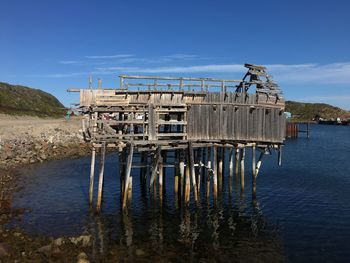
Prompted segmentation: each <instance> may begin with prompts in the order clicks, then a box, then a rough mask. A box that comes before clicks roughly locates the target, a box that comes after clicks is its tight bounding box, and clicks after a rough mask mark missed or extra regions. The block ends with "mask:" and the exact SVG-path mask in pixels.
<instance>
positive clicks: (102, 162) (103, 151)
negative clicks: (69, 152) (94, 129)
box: [96, 142, 106, 212]
mask: <svg viewBox="0 0 350 263" xmlns="http://www.w3.org/2000/svg"><path fill="white" fill-rule="evenodd" d="M105 156H106V142H102V147H101V159H100V172H99V179H98V192H97V205H96V210H97V212H100V211H101V203H102V192H103V174H104V169H105Z"/></svg>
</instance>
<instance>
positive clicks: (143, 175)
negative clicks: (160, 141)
mask: <svg viewBox="0 0 350 263" xmlns="http://www.w3.org/2000/svg"><path fill="white" fill-rule="evenodd" d="M140 161H141V164H142V165H146V167H141V168H140V183H141V185H144V184H145V183H146V173H147V153H146V152H142V153H141V160H140Z"/></svg>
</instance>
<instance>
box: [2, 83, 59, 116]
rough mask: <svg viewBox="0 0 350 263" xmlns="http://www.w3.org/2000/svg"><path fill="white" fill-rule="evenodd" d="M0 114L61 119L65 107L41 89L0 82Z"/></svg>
mask: <svg viewBox="0 0 350 263" xmlns="http://www.w3.org/2000/svg"><path fill="white" fill-rule="evenodd" d="M0 113H4V114H11V115H31V116H39V117H59V116H62V115H64V113H65V110H64V106H63V105H62V104H61V103H60V102H59V101H58V99H56V98H55V97H54V96H53V95H51V94H49V93H46V92H44V91H42V90H39V89H31V88H28V87H24V86H18V85H10V84H8V83H3V82H0Z"/></svg>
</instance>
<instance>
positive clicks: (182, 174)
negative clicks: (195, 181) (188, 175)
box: [179, 150, 185, 198]
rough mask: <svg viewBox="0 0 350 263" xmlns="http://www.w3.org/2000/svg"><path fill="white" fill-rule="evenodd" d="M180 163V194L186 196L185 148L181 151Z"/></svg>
mask: <svg viewBox="0 0 350 263" xmlns="http://www.w3.org/2000/svg"><path fill="white" fill-rule="evenodd" d="M179 158H180V160H179V161H180V163H179V173H180V196H181V198H183V197H184V182H185V161H184V154H183V150H181V151H180V156H179Z"/></svg>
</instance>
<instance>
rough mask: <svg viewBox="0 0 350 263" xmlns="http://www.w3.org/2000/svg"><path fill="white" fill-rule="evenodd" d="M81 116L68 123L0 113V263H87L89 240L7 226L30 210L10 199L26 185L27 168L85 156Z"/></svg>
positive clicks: (88, 237)
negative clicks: (48, 161)
mask: <svg viewBox="0 0 350 263" xmlns="http://www.w3.org/2000/svg"><path fill="white" fill-rule="evenodd" d="M80 125H81V120H80V119H79V117H75V118H72V119H70V120H66V119H64V118H60V119H42V118H37V117H26V116H21V117H16V116H10V115H0V262H80V263H83V262H89V260H88V254H89V253H88V251H86V249H87V248H88V247H89V246H91V237H90V236H88V235H87V236H84V235H82V236H78V237H61V238H56V239H54V238H52V237H41V236H35V237H33V236H30V235H28V234H26V233H25V232H24V231H22V230H21V229H16V228H15V229H13V228H9V227H6V225H7V224H8V223H9V222H11V221H12V220H21V216H22V214H23V212H24V211H28V210H29V211H30V209H31V208H30V207H23V208H20V209H18V208H16V209H14V208H12V195H13V193H14V192H16V191H19V190H20V186H21V184H23V183H25V180H26V178H25V169H26V167H28V165H33V164H35V163H40V162H44V161H46V160H54V159H63V158H75V157H80V156H85V155H87V154H88V153H89V151H90V150H89V147H88V144H86V143H85V142H84V141H83V137H82V135H81V133H80V131H79V129H80Z"/></svg>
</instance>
